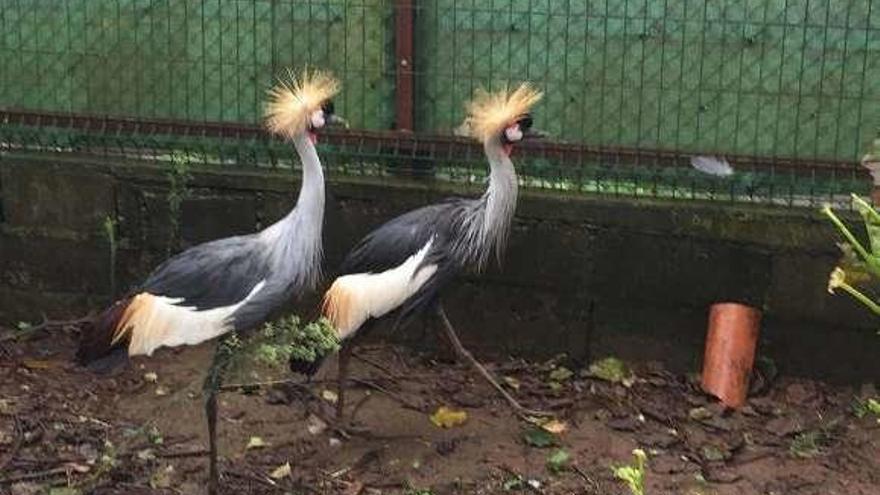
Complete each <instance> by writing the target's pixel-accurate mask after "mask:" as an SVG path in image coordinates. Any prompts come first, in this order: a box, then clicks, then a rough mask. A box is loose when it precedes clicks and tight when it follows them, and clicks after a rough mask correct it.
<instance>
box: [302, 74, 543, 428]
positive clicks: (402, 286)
mask: <svg viewBox="0 0 880 495" xmlns="http://www.w3.org/2000/svg"><path fill="white" fill-rule="evenodd" d="M541 96H542V94H541V93H540V92H539V91H537V90H535V89H533V88H532V87H531V86H529V85H528V84H522V85H520V86H519V87H518V88H517V89H516V90H514V91H512V92H509V91H499V92H496V93H488V92H485V91H482V90H479V91H478V92H477V93H476V94H475V97H474V99H473V100H472V101H471V102H470V103H469V104H468V117H467V120H466V121H465V125H464V126H463V127H464V128H466V129H467V130H468V133H469V134H470V135H471V136H473V137H475V138H476V139H478V140H479V141H480V142H481V143H482V144H483V148H484V150H485V153H486V158H487V159H488V160H489V166H490V175H489V185H488V188H487V190H486V192H485V194H483V195H482V196H481V197H480V198H476V199H468V198H450V199H447V200H445V201H443V202H441V203H438V204H434V205H430V206H425V207H422V208H419V209H417V210H414V211H411V212H409V213H406V214H404V215H401V216H399V217H397V218H395V219H393V220H391V221H389V222H387V223H385V224H384V225H382V226H381V227H379V228H378V229H376V230H374V231H372V232H371V233H369V234H368V235H367V236H366V237H365V238H364V239H362V240H361V241H360V243H359V244H357V245H356V246H355V248H354V249H353V250H352V251H351V252H350V253H349V254H348V256H347V257H346V259H345V260H344V261H343V263H342V265H341V267H340V269H339V272H338V274H339V276H338V278H336V280H335V281H334V282H333V284H332V285H331V286H330V288H329V289H328V290H327V292H326V294H325V296H324V302H323V307H322V311H323V314H324V316H325V317H326V318H328V319H329V320H330V323H331V324H332V325H333V326H334V328H335V329H336V331H337V333H338V336H339V338H340V340H341V341H343V347H342V349H341V350H340V354H339V384H338V386H339V390H338V399H337V404H336V406H337V409H336V412H337V419H342V415H343V408H344V402H343V398H344V394H343V392H344V387H343V385H344V381H345V378H346V375H347V369H348V360H349V354H350V352H351V342H349V343H347V344H346V343H345V342H344V341H345V340H350V339H352V338H353V337H354V336H355V334H358V333H360V334H361V335H363V333H364V332H363V330H364V328H365V327H368V326H370V325H371V324H372V323H373V322H374V321H375V320H376V319H378V318H381V317H383V316H385V315H389V314H390V313H392V312H396V313H397V316H396V318H397V320H396V323H395V325H399V324H401V322H403V321H406V320H409V319H411V318H412V317H413V316H415V315H417V314H421V313H424V312H429V311H430V312H434V313H435V314H436V316H437V317H438V319H439V321H440V323H441V324H442V328H443V330H444V332H445V335H446V337H447V339H448V341H449V343H450V344H451V345H452V347H453V348H454V350H455V351H456V354H457V355H458V356H459V357H460V358H462V359H464V360H465V361H467V362H468V363H470V364H471V366H473V367H474V368H475V369H476V370H477V371H478V372H479V374H480V375H482V376H483V378H485V379H486V380H488V381H489V382H490V383H491V384H492V386H493V387H495V389H496V390H497V391H498V392H499V393H500V394H501V395H502V396H503V397H504V398H505V399H506V400H507V401H508V402H509V403H510V405H511V406H513V408H514V409H515V410H516V411H517V412H518V413H520V414H525V413H528V414H539V413H537V412H535V411H528V410H526V409H525V408H523V406H521V405H520V404H519V403H518V402H517V401H516V399H514V398H513V397H512V396H511V395H510V394H509V393H507V391H506V390H505V389H504V388H503V387H502V386H501V385H500V384H499V383H498V381H497V380H496V379H495V378H494V377H493V376H492V375H491V374H490V373H489V371H488V370H486V369H485V368H484V367H483V366H482V365H481V364H480V363H479V362H478V361H477V360H476V359H475V358H474V357H473V356H472V355H471V353H470V352H469V351H468V350H467V349H465V348H464V346H462V344H461V341H460V340H459V338H458V336H457V335H456V332H455V330H454V329H453V327H452V324H451V323H450V321H449V318H447V316H446V312H445V311H444V309H443V305H442V303H441V300H440V292H441V290H442V289H443V288H444V287H445V286H446V285H447V284H448V283H449V282H450V280H452V279H453V277H454V276H455V275H457V274H458V273H460V272H462V271H464V270H468V269H471V270H476V271H480V270H481V269H482V268H484V267H485V265H486V264H487V262H488V261H489V259H490V258H491V257H492V254H493V253H494V254H495V255H496V258H497V259H498V260H499V262H500V259H501V255H502V253H503V251H504V248H505V244H506V242H507V237H508V233H509V231H510V225H511V221H512V220H513V214H514V210H515V208H516V196H517V177H516V171H515V170H514V166H513V163H512V162H511V160H510V153H511V151H512V149H513V146H514V144H515V143H517V142H519V141H521V140H523V139H524V138H527V137H529V136H534V135H536V134H537V133H536V132H534V131H533V130H532V129H531V127H532V118H531V116H530V114H529V110H530V108H531V107H532V106H533V105H534V104H535V103H537V102H538V100H540V99H541ZM290 365H291V369H292V370H293V371H306V372H308V371H310V370H309V363H300V362H291V363H290ZM313 370H314V368H312V371H313Z"/></svg>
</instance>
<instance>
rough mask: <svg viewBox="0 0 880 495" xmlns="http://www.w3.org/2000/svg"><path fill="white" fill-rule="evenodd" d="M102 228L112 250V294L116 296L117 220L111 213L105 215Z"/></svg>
mask: <svg viewBox="0 0 880 495" xmlns="http://www.w3.org/2000/svg"><path fill="white" fill-rule="evenodd" d="M102 230H103V232H104V237H105V238H106V239H107V246H108V248H109V250H110V295H111V296H112V297H113V298H116V251H117V249H118V245H117V242H116V220H114V219H113V217H111V216H110V215H107V216H105V217H104V223H103V224H102Z"/></svg>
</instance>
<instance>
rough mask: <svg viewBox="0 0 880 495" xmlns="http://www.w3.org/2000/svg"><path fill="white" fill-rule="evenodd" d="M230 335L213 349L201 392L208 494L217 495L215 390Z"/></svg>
mask: <svg viewBox="0 0 880 495" xmlns="http://www.w3.org/2000/svg"><path fill="white" fill-rule="evenodd" d="M229 339H230V337H228V336H227V337H223V338H221V339H220V341H219V342H217V347H216V348H215V349H214V358H213V359H212V360H211V367H210V368H209V369H208V375H207V376H206V377H205V383H204V385H203V388H202V392H203V393H204V394H205V416H206V417H207V420H208V462H209V473H208V494H209V495H217V493H218V492H217V490H218V489H219V482H220V476H219V474H218V471H217V391H218V390H219V389H220V385H221V384H222V383H223V376H224V375H225V373H226V370H227V369H228V368H229V362H230V358H231V356H232V348H231V346H230V345H229Z"/></svg>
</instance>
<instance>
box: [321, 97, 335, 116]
mask: <svg viewBox="0 0 880 495" xmlns="http://www.w3.org/2000/svg"><path fill="white" fill-rule="evenodd" d="M321 110H323V111H324V115H333V114H334V113H336V106H335V105H333V100H327V101H325V102H324V104H323V105H321Z"/></svg>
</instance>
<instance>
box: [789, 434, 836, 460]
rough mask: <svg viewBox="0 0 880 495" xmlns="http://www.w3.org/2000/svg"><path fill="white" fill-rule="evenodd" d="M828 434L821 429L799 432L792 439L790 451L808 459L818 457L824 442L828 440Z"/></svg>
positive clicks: (794, 454)
mask: <svg viewBox="0 0 880 495" xmlns="http://www.w3.org/2000/svg"><path fill="white" fill-rule="evenodd" d="M826 440H827V439H826V435H825V433H824V432H823V431H820V430H810V431H805V432H803V433H798V434H797V435H796V436H795V437H794V438H793V439H792V440H791V445H789V447H788V451H789V452H791V455H793V456H795V457H800V458H802V459H808V458H810V457H816V456H817V455H819V453H820V452H821V448H822V444H823V443H824V442H825V441H826Z"/></svg>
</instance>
